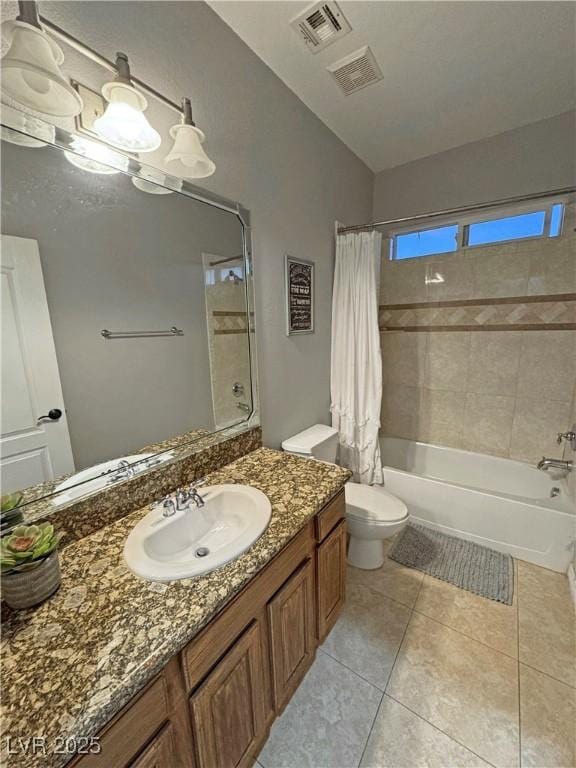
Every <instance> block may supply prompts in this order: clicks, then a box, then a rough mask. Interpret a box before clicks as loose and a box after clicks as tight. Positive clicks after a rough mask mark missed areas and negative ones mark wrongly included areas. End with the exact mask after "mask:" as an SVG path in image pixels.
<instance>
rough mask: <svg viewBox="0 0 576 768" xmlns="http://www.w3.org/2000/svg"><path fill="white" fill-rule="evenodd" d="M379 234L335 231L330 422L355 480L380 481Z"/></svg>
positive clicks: (342, 455) (344, 463)
mask: <svg viewBox="0 0 576 768" xmlns="http://www.w3.org/2000/svg"><path fill="white" fill-rule="evenodd" d="M381 247H382V235H381V234H380V233H379V232H360V233H349V234H346V235H338V236H337V238H336V266H335V273H334V290H333V295H332V365H331V372H330V390H331V405H330V411H331V412H332V426H333V427H335V428H336V429H337V430H338V432H339V455H340V463H341V465H342V466H345V467H348V469H351V470H352V471H353V472H354V479H355V480H356V481H357V482H360V483H382V482H383V475H382V463H381V460H380V444H379V442H378V432H379V429H380V407H381V399H382V358H381V354H380V333H379V330H378V290H379V273H380V251H381Z"/></svg>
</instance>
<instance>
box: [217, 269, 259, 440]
mask: <svg viewBox="0 0 576 768" xmlns="http://www.w3.org/2000/svg"><path fill="white" fill-rule="evenodd" d="M205 290H206V315H207V325H208V346H209V353H210V378H211V384H212V401H213V403H214V420H215V422H216V424H218V425H220V426H224V425H226V424H230V423H231V422H233V421H234V420H237V419H238V417H239V415H242V411H241V410H240V409H239V408H238V403H241V402H243V403H246V404H248V405H251V394H250V391H251V386H250V385H251V381H250V349H249V339H248V313H247V312H246V285H245V283H244V282H243V281H242V282H239V283H234V282H233V281H232V280H225V281H222V282H217V283H215V284H213V285H207V286H206V289H205ZM253 324H254V318H251V325H252V327H253ZM252 329H253V328H252ZM236 382H237V383H239V384H241V385H242V386H243V387H244V395H241V396H235V395H234V393H233V392H232V385H233V384H234V383H236Z"/></svg>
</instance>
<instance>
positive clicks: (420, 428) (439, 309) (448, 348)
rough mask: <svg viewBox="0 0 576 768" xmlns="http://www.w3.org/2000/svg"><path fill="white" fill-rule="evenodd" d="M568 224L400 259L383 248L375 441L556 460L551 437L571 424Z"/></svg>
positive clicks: (575, 302) (573, 298) (573, 268)
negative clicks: (553, 231)
mask: <svg viewBox="0 0 576 768" xmlns="http://www.w3.org/2000/svg"><path fill="white" fill-rule="evenodd" d="M575 227H576V217H575V215H574V210H573V209H571V210H569V211H568V212H567V216H566V221H565V225H564V231H563V235H562V237H560V238H555V239H552V238H550V239H545V240H531V241H525V242H517V243H513V244H504V245H501V246H490V247H485V248H473V249H468V250H466V251H463V252H461V253H457V254H451V255H446V256H440V257H429V258H422V259H411V260H407V261H403V262H390V261H389V260H388V258H387V242H386V241H385V242H384V252H383V259H382V272H381V289H380V290H381V292H380V304H381V309H380V327H381V329H382V334H381V339H382V359H383V381H384V392H383V403H382V431H383V432H384V434H386V435H393V436H397V437H406V438H409V439H415V440H421V441H424V442H431V443H439V444H442V445H449V446H453V447H457V448H465V449H467V450H472V451H478V452H481V453H490V454H495V455H500V456H508V457H511V458H516V459H521V460H523V461H528V462H535V461H537V460H538V459H539V458H540V457H541V456H542V455H543V454H545V455H547V456H558V457H559V456H560V455H561V451H562V449H560V448H559V447H558V446H557V444H556V442H555V436H556V433H557V432H560V431H564V430H566V429H567V428H568V427H569V426H570V424H571V422H572V421H573V420H574V418H575V414H574V413H573V409H574V405H573V402H574V401H573V398H574V390H575V381H576V233H575ZM440 280H441V281H440ZM509 297H517V301H514V302H506V301H503V300H504V299H508V298H509ZM538 297H539V298H538ZM537 298H538V300H535V299H537ZM523 299H524V300H523ZM492 300H494V301H492ZM434 302H439V306H437V305H435V304H433V303H434ZM422 305H426V306H422ZM386 328H406V329H410V330H404V331H400V330H384V329H386ZM560 329H561V330H560Z"/></svg>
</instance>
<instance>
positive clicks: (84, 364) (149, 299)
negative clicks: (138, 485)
mask: <svg viewBox="0 0 576 768" xmlns="http://www.w3.org/2000/svg"><path fill="white" fill-rule="evenodd" d="M2 192H3V199H2V232H3V233H5V234H8V235H14V236H16V237H26V238H32V239H34V240H36V241H37V242H38V247H39V251H40V259H41V263H42V271H43V275H44V282H45V286H46V295H47V299H48V306H49V310H50V317H51V321H52V329H53V333H54V339H55V344H56V354H57V357H58V364H59V369H60V376H61V380H62V389H63V394H64V403H65V407H66V411H67V416H68V424H69V428H70V437H71V442H72V451H73V454H74V461H75V465H76V469H82V468H84V467H86V466H90V465H92V464H95V463H98V462H100V461H105V460H107V459H112V458H116V457H118V456H122V455H127V454H129V453H133V452H134V451H135V450H138V449H140V448H142V447H143V446H145V445H149V444H151V443H156V442H159V441H163V440H165V439H167V438H169V437H173V436H175V435H179V434H182V433H184V432H188V431H189V430H191V429H193V428H197V427H207V428H209V429H212V428H213V427H214V418H213V411H212V394H211V387H210V362H209V356H208V336H207V328H206V302H205V294H204V270H203V266H202V253H203V252H206V253H211V254H216V255H218V256H222V257H230V256H234V255H235V254H237V253H238V252H239V251H241V248H242V228H241V225H240V223H239V221H238V219H237V218H236V216H234V215H233V214H230V213H226V212H225V211H221V210H219V209H217V208H213V207H210V206H207V205H205V204H203V203H199V202H196V201H193V200H190V199H189V198H186V197H184V196H181V195H178V194H173V195H167V196H158V195H150V194H146V193H144V192H141V191H139V190H136V189H135V188H134V187H133V185H132V183H131V181H130V177H128V176H126V175H124V174H116V175H112V176H108V175H104V176H103V175H97V174H90V173H86V172H85V171H82V170H79V169H77V168H75V167H74V166H73V165H71V164H70V163H69V162H68V161H67V160H65V159H64V157H63V155H62V152H61V151H60V150H59V149H54V148H51V147H46V148H43V149H23V148H21V147H16V146H14V145H12V144H7V143H5V142H3V143H2ZM173 325H176V326H178V327H180V328H182V329H183V330H184V334H185V335H184V337H182V338H148V339H122V340H114V341H112V340H105V339H103V338H102V336H101V335H100V331H101V330H102V329H103V328H108V329H110V330H154V329H163V328H170V327H171V326H173ZM57 405H58V403H55V404H54V406H55V407H56V406H57Z"/></svg>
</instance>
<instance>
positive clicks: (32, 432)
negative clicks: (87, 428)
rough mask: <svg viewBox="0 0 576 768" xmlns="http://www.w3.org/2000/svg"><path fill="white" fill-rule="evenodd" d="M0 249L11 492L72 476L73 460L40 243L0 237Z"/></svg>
mask: <svg viewBox="0 0 576 768" xmlns="http://www.w3.org/2000/svg"><path fill="white" fill-rule="evenodd" d="M1 245H2V251H1V256H0V267H1V275H2V327H1V347H2V350H1V361H2V378H1V384H2V393H1V394H2V411H1V418H2V421H1V436H0V474H1V482H2V493H11V492H12V491H17V490H20V489H22V488H26V487H28V486H30V485H36V483H41V482H44V481H45V480H52V479H53V478H55V477H59V476H60V475H64V474H68V473H70V472H74V460H73V457H72V449H71V447H70V434H69V432H68V423H67V421H66V412H65V410H64V400H63V397H62V387H61V385H60V374H59V372H58V361H57V359H56V350H55V347H54V338H53V336H52V326H51V324H50V314H49V311H48V302H47V301H46V291H45V289H44V278H43V276H42V268H41V266H40V254H39V251H38V243H37V242H36V240H29V239H27V238H22V237H9V236H7V235H2V239H1ZM59 411H60V412H61V415H60V416H58V412H59ZM49 413H51V416H52V418H50V417H48V418H42V417H47V416H48V414H49Z"/></svg>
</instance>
